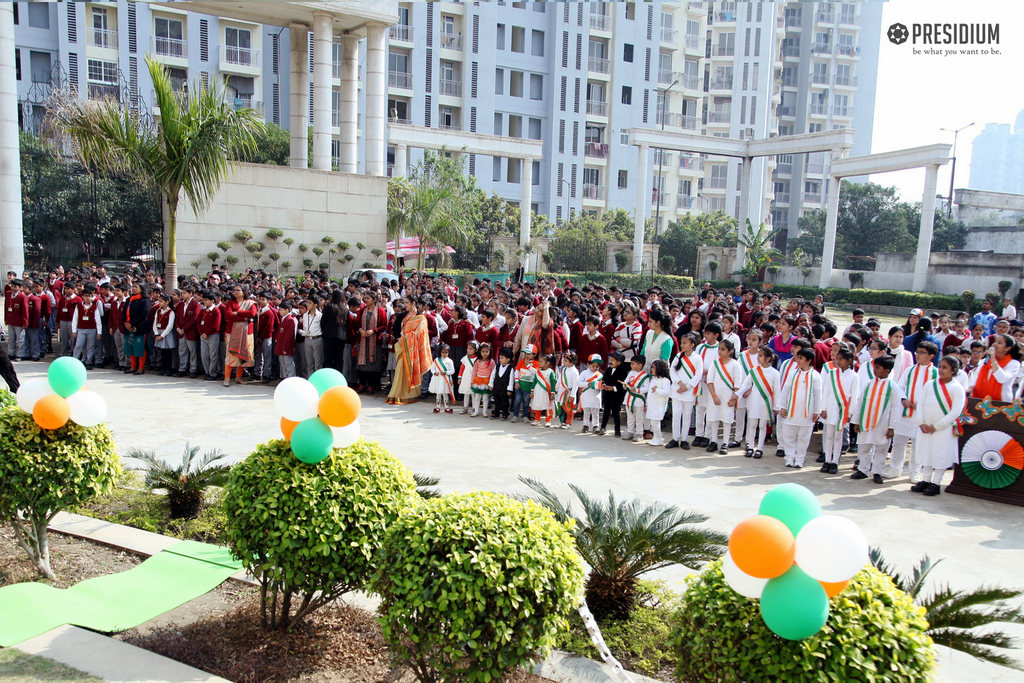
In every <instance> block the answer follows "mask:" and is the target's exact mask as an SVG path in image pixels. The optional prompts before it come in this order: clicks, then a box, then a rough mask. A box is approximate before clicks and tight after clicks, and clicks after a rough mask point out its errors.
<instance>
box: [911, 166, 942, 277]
mask: <svg viewBox="0 0 1024 683" xmlns="http://www.w3.org/2000/svg"><path fill="white" fill-rule="evenodd" d="M938 180H939V166H938V164H932V165H930V166H928V167H926V168H925V170H924V194H923V195H921V230H920V232H919V233H918V235H917V257H916V258H915V259H914V291H915V292H923V291H924V288H925V286H926V285H927V282H928V260H929V258H930V257H931V253H932V228H933V227H934V223H935V186H936V184H937V183H938Z"/></svg>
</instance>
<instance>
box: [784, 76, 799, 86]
mask: <svg viewBox="0 0 1024 683" xmlns="http://www.w3.org/2000/svg"><path fill="white" fill-rule="evenodd" d="M782 87H783V88H798V87H800V86H799V85H797V80H796V76H789V77H787V78H783V79H782Z"/></svg>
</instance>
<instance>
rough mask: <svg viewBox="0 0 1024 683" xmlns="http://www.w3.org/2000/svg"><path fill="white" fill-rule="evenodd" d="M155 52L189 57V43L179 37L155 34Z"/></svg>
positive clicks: (162, 54) (163, 54) (169, 55)
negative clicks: (164, 36) (163, 36)
mask: <svg viewBox="0 0 1024 683" xmlns="http://www.w3.org/2000/svg"><path fill="white" fill-rule="evenodd" d="M152 40H153V54H156V55H160V56H161V57H182V58H184V57H188V43H186V42H185V41H184V40H178V39H177V38H161V37H159V36H153V39H152Z"/></svg>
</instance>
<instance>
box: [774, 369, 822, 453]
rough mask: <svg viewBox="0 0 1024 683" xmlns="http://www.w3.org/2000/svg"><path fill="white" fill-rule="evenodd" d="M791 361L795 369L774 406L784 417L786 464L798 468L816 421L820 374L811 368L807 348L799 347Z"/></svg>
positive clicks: (819, 401)
mask: <svg viewBox="0 0 1024 683" xmlns="http://www.w3.org/2000/svg"><path fill="white" fill-rule="evenodd" d="M794 364H795V365H796V370H795V371H794V372H793V373H791V374H790V377H789V380H788V381H787V382H786V384H785V385H784V386H783V387H782V391H781V392H780V395H779V404H778V407H779V414H780V415H781V416H782V417H784V418H786V424H785V426H784V427H783V430H784V431H785V440H786V467H796V468H800V467H803V466H804V459H805V458H806V457H807V446H808V444H810V442H811V432H812V431H813V430H814V423H815V422H817V421H818V413H817V412H816V411H817V410H818V405H819V404H820V403H821V375H819V374H818V373H817V372H815V371H814V352H813V351H811V350H810V349H800V350H799V351H798V352H797V354H796V356H795V358H794Z"/></svg>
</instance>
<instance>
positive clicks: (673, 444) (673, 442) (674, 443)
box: [665, 439, 679, 448]
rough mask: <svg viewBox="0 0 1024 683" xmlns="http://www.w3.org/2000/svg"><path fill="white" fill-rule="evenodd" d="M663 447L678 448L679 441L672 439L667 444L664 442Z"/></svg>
mask: <svg viewBox="0 0 1024 683" xmlns="http://www.w3.org/2000/svg"><path fill="white" fill-rule="evenodd" d="M665 448H679V442H678V441H676V440H675V439H672V440H671V441H669V442H668V443H667V444H665Z"/></svg>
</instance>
